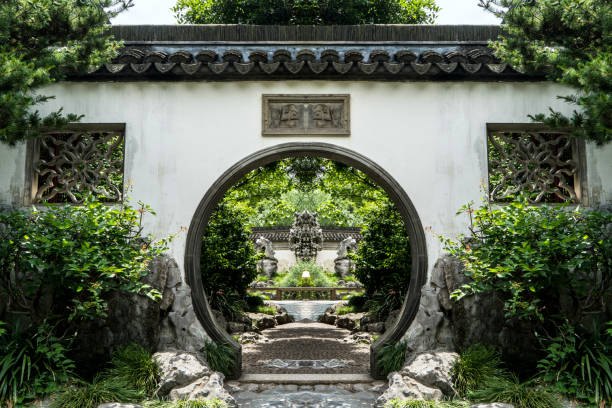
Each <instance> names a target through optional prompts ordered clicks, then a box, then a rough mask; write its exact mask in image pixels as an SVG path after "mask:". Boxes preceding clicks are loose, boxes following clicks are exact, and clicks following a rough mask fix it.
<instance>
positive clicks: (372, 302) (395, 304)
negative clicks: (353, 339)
mask: <svg viewBox="0 0 612 408" xmlns="http://www.w3.org/2000/svg"><path fill="white" fill-rule="evenodd" d="M402 301H403V299H402V298H401V297H400V296H398V295H397V292H396V291H395V290H393V289H390V290H389V291H388V292H387V294H382V293H376V294H374V295H371V297H370V299H368V300H367V301H366V303H365V308H366V309H368V310H369V311H370V312H371V313H373V314H375V315H376V316H377V317H378V318H379V319H381V320H383V319H385V318H386V317H387V316H389V313H391V311H393V310H396V309H399V308H400V307H401V306H402Z"/></svg>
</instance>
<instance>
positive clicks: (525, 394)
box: [468, 376, 561, 408]
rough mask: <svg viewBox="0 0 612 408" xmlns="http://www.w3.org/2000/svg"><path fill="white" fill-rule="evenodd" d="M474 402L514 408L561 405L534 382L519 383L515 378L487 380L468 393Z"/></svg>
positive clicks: (557, 406)
mask: <svg viewBox="0 0 612 408" xmlns="http://www.w3.org/2000/svg"><path fill="white" fill-rule="evenodd" d="M468 398H469V399H470V400H471V401H475V402H485V403H488V402H503V403H507V404H512V405H514V407H515V408H560V407H561V403H560V401H559V400H558V399H557V398H556V397H555V395H554V394H552V393H551V392H550V391H549V390H548V389H546V388H545V387H543V386H539V385H537V384H536V383H535V382H534V381H526V382H520V381H519V380H518V378H516V377H513V376H512V377H510V378H507V379H504V378H489V379H488V380H487V381H485V383H484V384H483V386H482V387H481V388H480V389H478V390H475V391H472V392H470V393H468Z"/></svg>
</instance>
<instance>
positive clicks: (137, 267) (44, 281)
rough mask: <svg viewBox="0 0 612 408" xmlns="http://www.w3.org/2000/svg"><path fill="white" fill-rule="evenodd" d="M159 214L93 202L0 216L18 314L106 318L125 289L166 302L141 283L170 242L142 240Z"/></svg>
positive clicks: (3, 260)
mask: <svg viewBox="0 0 612 408" xmlns="http://www.w3.org/2000/svg"><path fill="white" fill-rule="evenodd" d="M151 212H152V211H151V209H150V208H148V207H147V206H145V205H144V204H142V203H140V207H139V208H138V209H135V208H132V207H130V206H128V205H119V206H114V207H110V206H107V205H104V204H102V203H99V202H95V201H86V202H85V203H84V204H83V205H81V206H70V205H53V206H51V205H48V206H46V207H45V208H43V209H36V208H34V209H32V211H30V212H25V211H14V212H11V213H6V214H0V225H1V226H2V228H1V229H0V292H1V293H2V296H6V297H7V298H8V302H7V303H8V304H9V305H10V308H12V309H13V310H22V311H24V312H27V313H28V314H31V315H32V316H34V317H35V318H39V319H41V320H42V319H44V318H46V317H47V316H51V315H53V316H60V317H62V318H66V319H68V320H69V321H72V320H75V319H77V320H78V319H93V318H96V317H102V316H105V314H106V308H107V300H108V296H109V295H110V294H111V293H112V292H114V291H117V290H122V291H127V292H132V293H141V294H143V295H146V296H149V297H151V298H152V299H156V298H158V297H159V296H160V294H159V293H158V292H157V291H155V290H153V289H152V288H151V287H149V286H148V285H145V284H143V283H142V282H141V278H142V277H143V276H145V275H146V274H147V272H148V268H147V267H148V264H149V262H150V261H151V260H152V259H153V258H155V257H157V256H159V255H160V254H161V253H162V252H163V251H164V250H165V244H166V241H163V240H162V241H158V242H157V241H154V240H153V238H152V237H143V236H141V232H142V227H141V224H140V223H141V221H142V216H143V215H144V214H146V213H151Z"/></svg>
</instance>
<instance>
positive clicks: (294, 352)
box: [242, 320, 370, 374]
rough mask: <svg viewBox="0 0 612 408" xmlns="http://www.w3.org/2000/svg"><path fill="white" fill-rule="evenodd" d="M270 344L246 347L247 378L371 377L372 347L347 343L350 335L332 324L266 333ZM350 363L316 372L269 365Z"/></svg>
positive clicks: (286, 326) (287, 326) (244, 367)
mask: <svg viewBox="0 0 612 408" xmlns="http://www.w3.org/2000/svg"><path fill="white" fill-rule="evenodd" d="M262 335H264V336H265V337H266V338H268V340H269V341H268V342H266V343H255V344H245V345H243V346H242V370H243V373H244V374H265V373H274V374H317V373H319V374H333V373H343V374H344V373H346V374H362V373H363V374H367V373H368V372H369V366H370V346H369V345H368V344H355V343H353V342H346V341H345V339H347V338H349V337H350V331H348V330H345V329H339V328H337V327H335V326H331V325H328V324H323V323H317V322H312V321H308V320H302V321H299V322H296V323H289V324H283V325H281V326H277V327H275V328H273V329H268V330H264V331H262ZM276 359H279V360H283V361H286V360H332V359H336V360H341V361H342V360H347V361H348V366H346V367H336V368H323V369H314V368H312V367H304V366H303V365H308V363H304V364H302V363H300V368H293V369H289V368H275V367H269V366H267V365H266V361H271V360H276Z"/></svg>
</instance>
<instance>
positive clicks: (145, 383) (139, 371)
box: [105, 344, 160, 396]
mask: <svg viewBox="0 0 612 408" xmlns="http://www.w3.org/2000/svg"><path fill="white" fill-rule="evenodd" d="M110 365H111V367H110V368H109V369H108V370H107V371H106V373H105V376H107V377H112V378H119V379H123V380H125V381H126V382H127V383H129V384H130V386H131V387H132V388H134V389H136V390H141V391H143V392H144V393H145V395H147V396H152V395H153V394H155V391H156V390H157V382H158V380H159V376H160V371H159V367H158V366H157V364H156V363H155V361H153V356H152V355H151V353H150V352H149V351H147V350H145V349H144V348H142V347H141V346H139V345H137V344H130V345H128V346H126V347H124V348H121V349H119V350H117V351H115V353H114V354H113V358H112V359H111V362H110Z"/></svg>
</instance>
